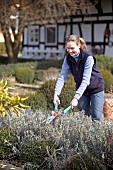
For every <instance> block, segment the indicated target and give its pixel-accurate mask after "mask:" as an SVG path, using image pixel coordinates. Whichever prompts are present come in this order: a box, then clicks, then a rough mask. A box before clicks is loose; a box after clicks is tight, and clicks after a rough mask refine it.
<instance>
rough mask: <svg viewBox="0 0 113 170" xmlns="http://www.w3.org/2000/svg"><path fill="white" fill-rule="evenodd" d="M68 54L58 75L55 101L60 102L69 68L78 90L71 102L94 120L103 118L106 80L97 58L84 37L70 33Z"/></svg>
mask: <svg viewBox="0 0 113 170" xmlns="http://www.w3.org/2000/svg"><path fill="white" fill-rule="evenodd" d="M66 51H67V54H66V56H65V58H64V62H63V65H62V70H61V73H60V75H59V77H58V80H57V83H56V86H55V93H54V99H53V102H54V103H56V102H58V103H59V104H60V100H59V97H58V96H59V95H60V93H61V90H62V88H63V85H64V83H65V81H66V79H67V76H68V72H69V70H70V71H71V73H72V75H73V76H74V80H75V82H76V92H75V95H74V96H73V99H72V101H71V102H70V103H71V105H72V109H73V107H75V106H77V107H78V109H79V111H81V110H84V111H85V114H86V115H88V116H90V115H91V116H92V120H93V121H94V120H99V121H101V120H102V113H103V104H104V80H103V77H102V75H101V73H100V71H99V70H98V68H97V65H96V58H95V57H94V56H92V54H91V53H90V52H88V51H87V50H86V43H85V40H84V39H83V38H80V37H78V36H77V35H70V36H69V37H68V38H67V41H66Z"/></svg>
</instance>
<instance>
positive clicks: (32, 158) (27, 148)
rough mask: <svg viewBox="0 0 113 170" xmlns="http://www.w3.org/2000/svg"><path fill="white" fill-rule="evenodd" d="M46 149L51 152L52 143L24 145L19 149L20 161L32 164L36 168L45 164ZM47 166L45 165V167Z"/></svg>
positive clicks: (42, 141)
mask: <svg viewBox="0 0 113 170" xmlns="http://www.w3.org/2000/svg"><path fill="white" fill-rule="evenodd" d="M47 148H48V149H49V151H50V152H51V149H52V150H53V148H54V142H53V141H49V140H41V141H35V140H34V141H32V142H28V143H27V144H24V145H23V146H22V148H21V159H22V160H23V161H24V162H32V163H34V164H37V165H38V166H40V168H41V165H43V166H44V165H46V164H47V157H48V154H47ZM46 166H47V165H46Z"/></svg>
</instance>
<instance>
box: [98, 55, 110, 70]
mask: <svg viewBox="0 0 113 170" xmlns="http://www.w3.org/2000/svg"><path fill="white" fill-rule="evenodd" d="M96 59H97V63H98V66H99V67H100V68H101V69H107V70H109V71H110V72H111V73H113V57H110V56H104V55H103V56H96Z"/></svg>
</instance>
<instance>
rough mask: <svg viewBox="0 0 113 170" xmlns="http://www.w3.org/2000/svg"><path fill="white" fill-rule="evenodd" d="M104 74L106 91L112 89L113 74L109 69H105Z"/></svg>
mask: <svg viewBox="0 0 113 170" xmlns="http://www.w3.org/2000/svg"><path fill="white" fill-rule="evenodd" d="M102 75H103V78H104V81H105V91H106V92H109V91H110V90H111V87H112V86H113V75H112V73H111V72H110V71H108V70H103V71H102Z"/></svg>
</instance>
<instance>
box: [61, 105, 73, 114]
mask: <svg viewBox="0 0 113 170" xmlns="http://www.w3.org/2000/svg"><path fill="white" fill-rule="evenodd" d="M71 108H72V106H71V105H70V106H68V107H67V108H66V109H64V110H63V112H62V114H64V115H65V114H66V113H67V112H68V111H69V110H70V109H71Z"/></svg>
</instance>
